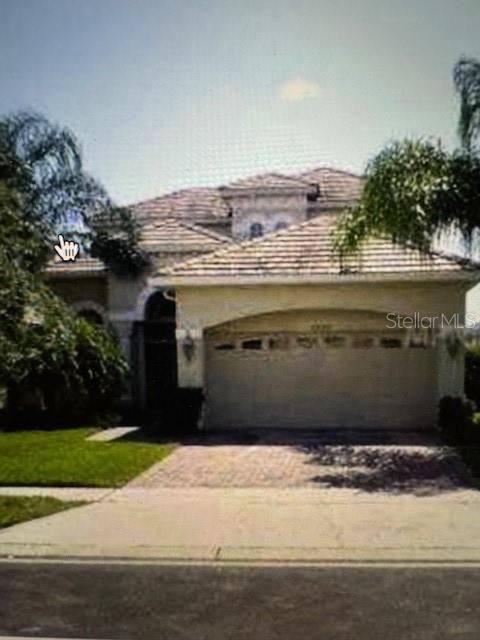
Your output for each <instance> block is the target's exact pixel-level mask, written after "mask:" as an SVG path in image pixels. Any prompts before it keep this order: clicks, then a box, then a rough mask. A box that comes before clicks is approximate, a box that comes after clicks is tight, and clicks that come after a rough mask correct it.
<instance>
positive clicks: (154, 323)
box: [144, 291, 177, 417]
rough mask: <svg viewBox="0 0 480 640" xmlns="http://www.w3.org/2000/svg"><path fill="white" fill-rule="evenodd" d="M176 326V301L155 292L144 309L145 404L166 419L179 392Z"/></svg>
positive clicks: (164, 294)
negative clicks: (177, 391)
mask: <svg viewBox="0 0 480 640" xmlns="http://www.w3.org/2000/svg"><path fill="white" fill-rule="evenodd" d="M175 326H176V308H175V299H174V298H173V296H171V295H170V294H169V293H167V292H165V291H157V292H155V293H153V294H152V295H151V296H150V298H149V299H148V301H147V304H146V306H145V324H144V352H145V353H144V360H145V405H146V408H147V410H150V411H155V412H159V413H162V414H165V415H166V417H167V416H169V415H170V414H171V411H172V409H173V405H174V402H173V399H174V398H173V396H174V395H175V391H176V389H177V343H176V340H175Z"/></svg>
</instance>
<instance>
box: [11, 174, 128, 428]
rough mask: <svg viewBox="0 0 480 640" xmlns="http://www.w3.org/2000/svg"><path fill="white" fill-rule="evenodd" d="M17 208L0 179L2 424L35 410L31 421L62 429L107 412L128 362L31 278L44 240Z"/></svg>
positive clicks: (97, 330)
mask: <svg viewBox="0 0 480 640" xmlns="http://www.w3.org/2000/svg"><path fill="white" fill-rule="evenodd" d="M20 202H21V200H20V198H19V197H18V196H17V195H16V194H15V193H14V192H13V191H12V190H11V188H9V187H8V186H7V185H6V184H5V182H2V181H0V220H1V225H0V389H1V390H2V394H1V396H2V398H3V403H4V402H5V396H6V404H7V407H6V409H5V408H4V416H3V418H4V419H5V418H6V419H7V420H12V421H15V420H16V419H18V417H19V416H21V415H22V413H23V414H24V413H25V412H27V415H28V410H31V409H32V407H34V408H35V409H36V410H37V412H36V413H35V419H38V418H39V415H40V414H41V415H43V416H44V417H45V418H47V419H48V420H49V421H50V423H51V421H52V420H55V419H56V420H57V422H59V421H60V423H61V424H62V425H63V426H65V425H66V424H68V423H69V422H70V421H71V420H75V419H78V418H79V417H82V416H83V417H85V416H86V415H89V414H91V413H92V412H101V411H102V410H105V409H107V408H109V406H110V405H111V403H112V401H113V400H114V398H116V397H117V396H118V395H119V394H120V393H121V391H122V389H123V383H124V380H125V375H126V372H127V364H126V362H125V360H124V358H123V356H122V354H121V352H120V350H119V348H118V346H117V344H116V340H115V338H114V337H113V336H112V335H110V334H109V332H108V331H105V330H103V329H102V328H98V327H94V326H92V325H90V324H89V323H88V322H86V321H85V320H83V319H81V318H79V317H77V316H76V315H75V314H74V313H73V311H72V310H71V309H69V308H68V307H67V306H66V305H65V304H64V303H63V302H62V301H61V300H59V299H58V298H57V297H56V296H55V295H54V294H53V293H52V291H51V290H50V289H49V288H48V287H47V286H46V285H45V283H44V282H43V281H42V279H41V277H40V274H38V273H36V271H37V267H36V265H37V263H36V258H37V257H38V256H39V255H41V254H43V253H45V250H46V247H45V241H44V238H43V236H42V228H41V227H40V228H38V227H37V226H36V225H35V224H31V223H30V220H29V218H28V216H27V215H25V214H24V213H23V211H22V208H21V204H20ZM5 392H6V393H5ZM1 404H2V403H0V405H1ZM40 409H42V410H43V411H41V412H40V414H39V413H38V410H40ZM5 411H7V414H6V415H5ZM29 426H31V427H34V426H35V424H30V425H29Z"/></svg>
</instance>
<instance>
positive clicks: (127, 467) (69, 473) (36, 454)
mask: <svg viewBox="0 0 480 640" xmlns="http://www.w3.org/2000/svg"><path fill="white" fill-rule="evenodd" d="M90 433H93V430H92V429H65V430H60V431H14V432H8V433H5V432H4V433H0V485H39V486H40V485H42V486H52V487H54V486H56V487H62V486H71V487H118V486H121V485H123V484H125V482H127V481H128V480H130V479H131V478H133V477H135V476H136V475H138V474H139V473H141V472H142V471H144V470H145V469H147V468H148V467H149V466H150V465H152V464H153V463H154V462H157V461H158V460H161V459H162V458H164V457H165V456H167V455H168V454H169V453H170V452H171V451H172V450H173V448H174V445H172V444H156V443H152V444H149V443H143V442H135V441H126V442H120V441H119V442H115V441H113V442H91V441H87V440H85V438H86V437H87V436H88V435H89V434H90Z"/></svg>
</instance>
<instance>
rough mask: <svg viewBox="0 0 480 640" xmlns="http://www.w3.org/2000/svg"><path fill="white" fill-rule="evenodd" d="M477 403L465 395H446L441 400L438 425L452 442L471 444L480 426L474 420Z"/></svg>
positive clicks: (476, 438) (476, 436)
mask: <svg viewBox="0 0 480 640" xmlns="http://www.w3.org/2000/svg"><path fill="white" fill-rule="evenodd" d="M474 414H475V404H474V403H473V402H472V401H471V400H468V399H467V398H464V397H452V396H444V397H443V398H442V399H441V400H440V404H439V412H438V426H439V428H440V431H441V432H442V433H443V434H444V436H445V438H446V440H447V441H448V442H449V443H451V444H471V443H474V442H476V441H477V440H478V438H479V435H478V434H479V433H480V428H479V427H478V426H477V425H476V424H475V422H474Z"/></svg>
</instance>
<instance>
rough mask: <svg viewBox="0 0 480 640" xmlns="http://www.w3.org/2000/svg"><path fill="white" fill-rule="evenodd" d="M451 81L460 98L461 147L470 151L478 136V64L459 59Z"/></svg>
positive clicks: (479, 67)
mask: <svg viewBox="0 0 480 640" xmlns="http://www.w3.org/2000/svg"><path fill="white" fill-rule="evenodd" d="M453 81H454V85H455V89H456V91H457V93H458V95H459V97H460V116H459V120H458V135H459V137H460V142H461V145H462V147H463V148H464V149H465V150H467V151H470V150H473V149H474V148H475V147H476V145H477V143H478V139H479V136H480V62H479V61H478V60H475V59H474V58H460V60H459V61H458V62H457V64H456V65H455V67H454V69H453Z"/></svg>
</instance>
